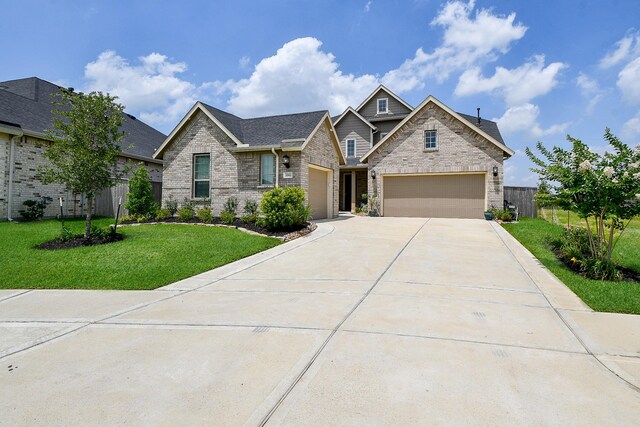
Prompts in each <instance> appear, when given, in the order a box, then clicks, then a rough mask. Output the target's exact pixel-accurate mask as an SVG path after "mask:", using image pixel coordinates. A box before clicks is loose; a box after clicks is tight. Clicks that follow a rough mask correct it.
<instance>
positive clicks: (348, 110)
mask: <svg viewBox="0 0 640 427" xmlns="http://www.w3.org/2000/svg"><path fill="white" fill-rule="evenodd" d="M348 113H351V114H353V115H354V116H356V117H357V118H358V119H360V120H361V121H362V122H363V123H364V124H366V125H367V126H369V127H370V128H371V129H373V130H376V127H375V126H374V125H372V124H371V123H369V121H368V120H367V119H365V118H364V117H362V116H361V115H360V114H359V113H358V112H357V111H356V110H354V109H353V108H351V107H347V109H346V110H344V113H342V114H341V115H340V116H339V117H337V118H335V119H332V120H333V125H334V126H336V125H337V124H338V122H339V121H340V120H342V119H343V118H344V117H345V116H346V115H347V114H348Z"/></svg>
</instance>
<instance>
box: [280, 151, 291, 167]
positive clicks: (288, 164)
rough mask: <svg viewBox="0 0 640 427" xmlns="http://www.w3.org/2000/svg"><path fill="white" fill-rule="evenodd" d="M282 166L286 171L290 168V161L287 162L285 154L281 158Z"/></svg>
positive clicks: (287, 157)
mask: <svg viewBox="0 0 640 427" xmlns="http://www.w3.org/2000/svg"><path fill="white" fill-rule="evenodd" d="M282 164H283V165H284V167H285V168H287V169H289V168H290V167H291V161H290V160H289V156H287V155H286V154H285V155H284V156H282Z"/></svg>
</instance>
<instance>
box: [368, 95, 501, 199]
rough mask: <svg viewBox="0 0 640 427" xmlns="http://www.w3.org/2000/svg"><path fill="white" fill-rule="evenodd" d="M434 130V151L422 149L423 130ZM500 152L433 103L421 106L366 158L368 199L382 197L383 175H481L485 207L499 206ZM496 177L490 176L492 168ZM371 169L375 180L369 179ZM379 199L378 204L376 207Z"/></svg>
mask: <svg viewBox="0 0 640 427" xmlns="http://www.w3.org/2000/svg"><path fill="white" fill-rule="evenodd" d="M434 128H435V129H437V131H438V149H437V150H434V151H432V150H424V133H423V131H424V130H432V129H434ZM502 162H503V152H502V150H501V149H499V148H498V147H496V146H495V145H494V144H492V143H491V142H489V141H487V140H485V139H484V138H483V137H482V136H480V135H479V134H477V133H476V132H474V131H472V130H471V129H469V128H468V127H467V126H465V125H463V124H462V123H460V122H459V121H458V120H457V119H455V118H454V117H453V116H452V115H450V114H449V113H447V112H446V111H444V110H443V109H442V108H440V107H438V106H437V105H435V104H433V103H429V104H428V105H427V106H425V107H423V109H422V111H420V112H419V113H418V114H416V115H415V116H414V117H413V118H412V119H411V120H410V121H409V122H408V123H406V124H405V125H404V126H403V128H402V129H400V130H398V131H397V132H396V133H395V134H394V135H393V136H392V137H391V139H390V140H388V141H387V142H386V143H385V144H384V145H383V146H381V147H380V148H378V149H377V150H376V151H375V152H374V153H372V154H371V156H369V158H368V164H369V174H368V180H369V197H370V198H371V197H372V196H373V194H375V193H377V194H378V195H379V199H381V198H382V179H381V177H382V176H383V175H385V174H400V173H404V174H419V173H455V172H485V173H486V189H487V206H486V207H487V208H490V207H491V206H495V207H498V208H501V207H502V204H503V164H502ZM494 166H497V167H498V176H497V177H494V176H493V173H492V171H493V167H494ZM371 170H375V172H376V178H377V179H375V180H374V179H372V178H371ZM380 203H381V200H379V201H378V206H380Z"/></svg>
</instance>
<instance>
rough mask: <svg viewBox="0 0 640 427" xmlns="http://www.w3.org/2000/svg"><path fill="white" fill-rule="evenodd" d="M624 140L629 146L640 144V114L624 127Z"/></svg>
mask: <svg viewBox="0 0 640 427" xmlns="http://www.w3.org/2000/svg"><path fill="white" fill-rule="evenodd" d="M622 139H623V141H624V142H625V143H626V144H627V145H632V144H634V143H636V142H640V112H638V113H637V114H636V115H635V117H632V118H631V119H629V120H627V121H626V122H625V124H624V125H622Z"/></svg>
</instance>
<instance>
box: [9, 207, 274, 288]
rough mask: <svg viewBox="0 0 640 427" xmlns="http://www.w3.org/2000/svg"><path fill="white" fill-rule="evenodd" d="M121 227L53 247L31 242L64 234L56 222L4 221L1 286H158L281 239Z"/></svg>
mask: <svg viewBox="0 0 640 427" xmlns="http://www.w3.org/2000/svg"><path fill="white" fill-rule="evenodd" d="M65 223H66V225H67V226H69V227H70V228H72V230H74V232H77V233H81V232H82V230H83V227H84V221H82V220H71V221H67V222H65ZM95 223H96V225H98V226H106V225H108V224H111V223H113V220H112V219H108V218H100V219H97V220H96V221H95ZM118 231H119V232H121V233H122V234H124V235H125V239H124V240H123V241H120V242H115V243H109V244H105V245H96V246H88V247H80V248H73V249H62V250H55V251H51V250H39V249H34V248H33V247H34V246H35V245H37V244H39V243H42V242H45V241H47V240H50V239H53V238H55V237H56V236H58V235H59V234H60V223H59V222H58V221H54V220H47V221H38V222H30V223H7V222H4V223H0V253H2V257H1V258H0V288H2V289H11V288H34V289H35V288H49V289H155V288H158V287H160V286H164V285H167V284H169V283H172V282H175V281H177V280H181V279H184V278H187V277H190V276H193V275H195V274H198V273H201V272H204V271H207V270H210V269H212V268H216V267H220V266H222V265H224V264H228V263H230V262H232V261H236V260H238V259H241V258H244V257H247V256H249V255H253V254H255V253H258V252H261V251H264V250H266V249H269V248H272V247H274V246H277V245H278V244H279V243H280V241H279V240H278V239H274V238H270V237H263V236H255V235H250V234H247V233H244V232H242V231H238V230H234V229H230V228H225V227H204V226H196V225H177V224H159V225H140V226H131V227H129V226H127V227H121V228H120V227H119V228H118Z"/></svg>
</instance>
